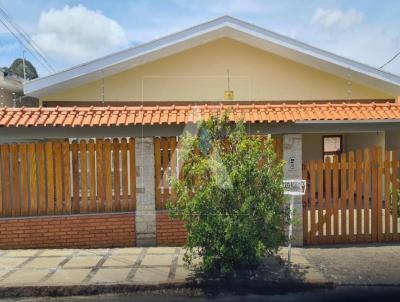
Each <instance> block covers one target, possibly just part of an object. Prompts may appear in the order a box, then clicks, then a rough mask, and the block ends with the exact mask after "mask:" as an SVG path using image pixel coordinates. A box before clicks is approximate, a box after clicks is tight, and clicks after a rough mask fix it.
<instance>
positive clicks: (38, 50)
mask: <svg viewBox="0 0 400 302" xmlns="http://www.w3.org/2000/svg"><path fill="white" fill-rule="evenodd" d="M0 13H1V14H2V15H3V16H4V18H5V19H6V20H7V21H8V22H9V24H11V26H12V27H13V28H14V29H15V30H16V31H17V32H18V33H19V34H20V35H21V36H22V37H23V39H24V40H25V41H26V42H27V43H28V44H29V46H31V47H32V48H33V49H34V50H35V52H36V53H37V54H38V55H39V56H40V57H41V59H42V60H43V61H44V62H45V63H46V64H47V65H48V67H50V69H52V70H53V71H55V70H54V68H53V66H52V65H51V64H50V62H49V61H48V60H47V58H46V57H45V56H44V54H43V51H42V50H41V48H40V46H39V45H38V44H37V43H36V42H35V41H34V40H33V39H32V38H31V37H30V36H29V34H28V33H26V32H25V31H24V30H23V29H22V28H21V27H20V26H19V25H18V24H17V23H16V22H14V20H13V19H12V18H11V16H10V15H9V14H8V13H7V12H6V11H5V9H4V8H2V7H1V6H0Z"/></svg>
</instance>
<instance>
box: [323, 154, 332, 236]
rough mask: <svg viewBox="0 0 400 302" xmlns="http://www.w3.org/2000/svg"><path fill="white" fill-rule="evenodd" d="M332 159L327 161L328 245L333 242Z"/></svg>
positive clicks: (326, 206) (326, 207)
mask: <svg viewBox="0 0 400 302" xmlns="http://www.w3.org/2000/svg"><path fill="white" fill-rule="evenodd" d="M331 173H332V168H331V158H330V157H327V158H326V160H325V217H326V218H325V221H326V238H327V243H331V242H332V211H331V202H332V199H331V198H332V194H331V192H332V191H331V190H332V182H331V175H332V174H331Z"/></svg>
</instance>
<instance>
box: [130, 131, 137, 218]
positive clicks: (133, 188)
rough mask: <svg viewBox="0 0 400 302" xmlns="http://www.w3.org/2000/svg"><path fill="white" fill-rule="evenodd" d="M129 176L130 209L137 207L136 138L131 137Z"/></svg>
mask: <svg viewBox="0 0 400 302" xmlns="http://www.w3.org/2000/svg"><path fill="white" fill-rule="evenodd" d="M128 149H129V175H130V176H129V177H130V187H131V200H130V202H129V211H134V210H135V209H136V154H135V139H134V138H130V139H129V144H128Z"/></svg>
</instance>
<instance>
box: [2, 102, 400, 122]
mask: <svg viewBox="0 0 400 302" xmlns="http://www.w3.org/2000/svg"><path fill="white" fill-rule="evenodd" d="M224 111H228V112H229V118H230V120H232V121H238V120H240V119H243V120H244V121H245V122H251V123H257V122H268V123H272V122H277V123H285V122H298V121H346V120H349V121H363V120H365V121H368V120H390V119H400V104H399V103H389V102H387V103H332V104H331V103H323V104H321V103H303V104H301V103H299V104H236V105H231V104H229V105H226V104H215V105H210V104H208V105H206V104H203V105H197V106H196V105H171V106H132V107H127V106H120V107H38V108H9V107H3V108H0V127H36V126H49V127H56V126H58V127H84V126H89V127H93V126H119V125H160V124H181V123H190V122H197V121H198V120H200V119H207V118H208V117H210V116H212V115H221V113H222V112H224Z"/></svg>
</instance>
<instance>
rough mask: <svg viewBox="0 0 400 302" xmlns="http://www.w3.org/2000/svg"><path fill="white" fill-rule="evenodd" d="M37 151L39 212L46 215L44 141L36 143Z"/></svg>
mask: <svg viewBox="0 0 400 302" xmlns="http://www.w3.org/2000/svg"><path fill="white" fill-rule="evenodd" d="M36 152H37V170H38V181H39V186H38V187H39V196H38V198H39V199H38V202H39V206H38V214H39V215H45V214H46V213H47V205H46V174H45V145H44V144H42V143H39V144H36Z"/></svg>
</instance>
